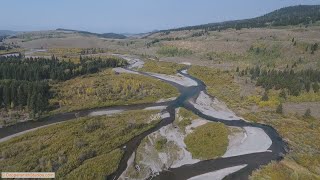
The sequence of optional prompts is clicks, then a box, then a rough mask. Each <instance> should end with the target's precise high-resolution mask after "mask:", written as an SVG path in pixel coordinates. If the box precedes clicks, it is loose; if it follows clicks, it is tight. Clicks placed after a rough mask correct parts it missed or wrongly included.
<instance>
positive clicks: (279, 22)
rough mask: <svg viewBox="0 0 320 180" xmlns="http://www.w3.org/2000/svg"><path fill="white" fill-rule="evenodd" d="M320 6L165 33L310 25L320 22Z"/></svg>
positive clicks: (292, 8) (282, 10)
mask: <svg viewBox="0 0 320 180" xmlns="http://www.w3.org/2000/svg"><path fill="white" fill-rule="evenodd" d="M319 10H320V6H319V5H299V6H291V7H286V8H282V9H279V10H276V11H273V12H271V13H268V14H266V15H263V16H260V17H256V18H251V19H244V20H235V21H226V22H220V23H209V24H203V25H197V26H188V27H182V28H177V29H170V30H164V31H162V32H165V31H181V30H198V29H202V30H207V31H220V30H225V29H228V28H233V29H237V30H240V29H241V28H260V27H268V26H288V25H299V24H302V25H305V26H307V25H309V24H311V23H315V22H317V21H319V20H320V11H319Z"/></svg>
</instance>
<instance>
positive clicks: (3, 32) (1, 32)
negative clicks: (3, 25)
mask: <svg viewBox="0 0 320 180" xmlns="http://www.w3.org/2000/svg"><path fill="white" fill-rule="evenodd" d="M17 33H18V32H16V31H10V30H0V36H11V35H15V34H17Z"/></svg>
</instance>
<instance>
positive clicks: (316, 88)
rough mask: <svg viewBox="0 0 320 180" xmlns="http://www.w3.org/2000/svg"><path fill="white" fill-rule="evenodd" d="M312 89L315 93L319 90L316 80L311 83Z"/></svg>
mask: <svg viewBox="0 0 320 180" xmlns="http://www.w3.org/2000/svg"><path fill="white" fill-rule="evenodd" d="M312 89H313V91H314V92H315V93H317V92H319V89H320V86H319V84H318V83H317V82H315V83H313V85H312Z"/></svg>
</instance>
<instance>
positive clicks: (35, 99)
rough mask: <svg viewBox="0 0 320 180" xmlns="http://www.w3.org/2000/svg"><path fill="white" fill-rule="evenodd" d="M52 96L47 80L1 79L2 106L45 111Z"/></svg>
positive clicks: (0, 96) (0, 102) (0, 99)
mask: <svg viewBox="0 0 320 180" xmlns="http://www.w3.org/2000/svg"><path fill="white" fill-rule="evenodd" d="M49 98H50V93H49V85H48V83H47V82H39V81H34V82H30V81H18V80H0V107H5V108H9V109H13V108H20V109H21V108H23V107H27V109H28V110H30V111H31V112H32V113H33V114H36V113H38V112H42V111H44V110H45V109H46V108H47V106H48V104H49V103H48V100H49Z"/></svg>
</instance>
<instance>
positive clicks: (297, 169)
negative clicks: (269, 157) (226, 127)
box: [246, 112, 320, 180]
mask: <svg viewBox="0 0 320 180" xmlns="http://www.w3.org/2000/svg"><path fill="white" fill-rule="evenodd" d="M246 119H247V120H252V121H257V122H262V123H266V124H270V125H272V126H273V127H275V128H276V129H277V130H278V132H279V133H280V135H281V136H282V137H283V138H284V140H285V141H287V142H288V143H289V148H290V151H289V154H288V155H287V156H286V158H285V159H284V160H282V161H280V162H279V163H276V162H273V163H271V164H269V165H267V166H265V167H263V168H261V169H260V170H258V171H256V172H255V173H254V174H253V175H252V177H251V179H277V180H278V179H279V180H285V179H320V171H319V167H320V156H319V152H320V141H319V136H320V128H319V127H320V126H319V125H320V122H319V120H318V119H315V118H305V117H299V116H293V115H292V116H283V115H276V114H275V113H272V112H260V113H254V114H251V115H250V116H248V117H247V118H246Z"/></svg>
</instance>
